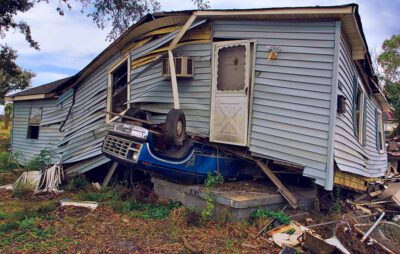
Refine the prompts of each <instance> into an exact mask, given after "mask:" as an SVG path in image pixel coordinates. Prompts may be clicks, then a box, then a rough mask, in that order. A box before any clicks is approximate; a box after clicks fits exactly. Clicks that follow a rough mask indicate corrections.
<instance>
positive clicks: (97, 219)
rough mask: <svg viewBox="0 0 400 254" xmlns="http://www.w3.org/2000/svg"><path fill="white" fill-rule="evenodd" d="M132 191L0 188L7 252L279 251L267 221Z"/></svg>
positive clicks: (346, 238)
mask: <svg viewBox="0 0 400 254" xmlns="http://www.w3.org/2000/svg"><path fill="white" fill-rule="evenodd" d="M0 185H1V183H0ZM76 185H79V183H78V184H76ZM228 187H230V186H225V187H223V188H228ZM251 188H256V189H260V188H262V186H256V187H251ZM142 190H143V189H142ZM132 192H134V193H138V192H139V191H138V190H133V191H132V190H127V189H124V188H119V189H118V188H114V189H113V188H110V189H108V190H106V191H102V192H99V191H96V190H94V189H93V188H92V187H90V186H89V187H88V186H85V187H83V188H82V189H73V190H67V191H65V192H64V193H62V194H59V195H55V194H51V195H50V194H44V195H32V194H31V193H26V192H23V191H18V192H16V191H13V192H11V191H6V190H0V253H271V254H273V253H279V252H280V250H281V249H280V248H279V247H278V246H276V245H275V244H274V243H272V242H270V241H268V239H267V238H268V237H267V236H266V235H265V234H261V235H259V236H257V233H258V232H259V230H260V229H261V228H262V227H263V226H264V225H265V224H266V221H262V220H258V221H256V222H254V221H253V222H231V221H229V218H222V217H221V218H217V219H215V220H207V221H201V218H200V215H199V214H196V213H194V212H193V211H190V210H188V209H185V208H184V207H182V206H180V205H176V204H173V205H171V204H167V203H162V202H161V203H160V202H159V201H157V199H156V197H155V196H154V195H153V194H151V193H150V191H148V190H146V191H145V193H147V194H146V195H143V194H142V199H140V198H139V197H137V196H132V195H131V193H132ZM143 196H145V198H143ZM62 199H71V200H92V201H98V202H99V203H100V206H99V207H98V208H97V209H95V210H94V211H91V210H88V209H85V208H77V207H72V206H69V207H60V206H59V201H60V200H62ZM127 200H135V202H131V201H127ZM142 202H144V203H142ZM344 209H345V208H344V207H342V208H341V209H340V210H337V211H329V210H327V211H323V212H313V211H308V212H309V216H306V217H305V218H303V219H299V220H298V222H300V223H301V224H303V225H310V224H317V223H321V222H326V221H335V220H340V219H342V218H344V216H348V217H354V216H358V214H355V213H354V212H353V211H346V210H344ZM302 212H304V211H302ZM345 213H346V215H344V214H345ZM289 214H290V213H289ZM306 219H307V220H306ZM336 228H337V227H336V226H335V225H334V224H333V225H332V224H330V225H327V226H321V227H316V228H313V229H314V230H315V231H316V232H317V233H318V234H320V235H322V237H323V238H324V239H325V238H329V237H331V236H332V235H333V233H334V231H335V230H336ZM339 231H340V230H339ZM338 237H339V238H340V239H341V240H342V241H343V242H346V243H347V244H349V245H348V246H349V247H351V248H352V253H361V254H364V253H380V252H379V250H376V249H374V248H369V247H368V248H366V247H365V245H355V244H353V243H355V242H358V241H359V239H358V238H359V236H357V235H356V234H353V233H351V234H349V233H348V232H347V231H343V232H339V234H338ZM299 253H301V252H299ZM305 253H307V252H305Z"/></svg>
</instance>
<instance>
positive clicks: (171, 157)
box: [102, 108, 248, 183]
mask: <svg viewBox="0 0 400 254" xmlns="http://www.w3.org/2000/svg"><path fill="white" fill-rule="evenodd" d="M107 131H108V132H107V135H106V137H105V139H104V142H103V146H102V151H103V154H104V155H105V156H107V157H108V158H110V159H111V160H113V161H116V162H118V163H119V164H122V165H125V166H127V167H129V168H136V169H139V170H143V171H145V172H148V173H150V174H152V175H158V176H161V177H164V178H168V179H169V180H172V181H178V182H185V183H201V182H204V180H205V179H206V177H207V175H208V174H209V173H212V174H215V173H217V172H218V173H219V174H221V175H222V176H223V177H224V179H228V180H229V179H231V180H234V179H237V178H238V177H240V174H239V171H241V169H242V168H243V167H246V165H245V164H246V163H248V162H246V161H245V160H243V159H240V158H238V157H235V156H232V155H231V154H228V153H226V152H224V151H223V150H221V149H220V148H219V147H218V146H216V145H213V144H211V143H208V142H207V141H205V140H201V139H199V138H198V139H196V138H194V137H189V136H188V135H187V134H186V119H185V115H184V113H183V111H182V110H179V109H171V110H170V111H169V113H168V115H167V118H166V121H165V123H162V124H152V123H151V122H150V121H149V120H148V115H147V113H146V112H145V111H143V110H141V109H139V108H131V109H128V110H127V111H126V112H125V114H124V115H123V116H122V117H121V118H120V119H119V120H118V121H113V122H110V123H109V124H108V127H107ZM240 173H243V171H241V172H240Z"/></svg>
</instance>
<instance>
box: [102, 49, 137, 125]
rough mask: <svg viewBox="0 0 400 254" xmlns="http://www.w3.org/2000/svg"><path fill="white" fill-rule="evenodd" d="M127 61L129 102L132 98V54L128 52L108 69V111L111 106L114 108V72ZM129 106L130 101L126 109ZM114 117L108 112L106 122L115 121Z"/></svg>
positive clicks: (127, 99)
mask: <svg viewBox="0 0 400 254" xmlns="http://www.w3.org/2000/svg"><path fill="white" fill-rule="evenodd" d="M125 62H126V63H127V79H126V80H127V86H126V89H128V91H127V98H126V101H127V102H128V101H130V99H131V84H130V81H131V56H130V53H129V52H128V53H127V54H126V55H125V56H123V57H121V58H119V59H118V60H116V61H115V62H114V63H113V64H111V66H110V68H109V69H108V74H107V76H108V80H107V111H108V112H111V108H112V94H113V73H114V71H115V70H117V69H118V68H119V67H120V66H121V65H122V64H124V63H125ZM129 108H130V104H129V103H128V105H127V109H126V110H128V109H129ZM126 110H125V111H126ZM125 111H123V112H125ZM121 113H122V112H121ZM114 118H116V117H113V116H112V115H110V114H106V123H109V122H111V121H113V119H114Z"/></svg>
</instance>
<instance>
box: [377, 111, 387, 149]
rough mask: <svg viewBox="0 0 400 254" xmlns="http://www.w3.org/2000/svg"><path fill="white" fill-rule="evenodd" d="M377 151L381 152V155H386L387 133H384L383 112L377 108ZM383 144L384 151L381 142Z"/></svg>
mask: <svg viewBox="0 0 400 254" xmlns="http://www.w3.org/2000/svg"><path fill="white" fill-rule="evenodd" d="M375 116H376V119H375V121H377V122H376V149H377V150H378V151H379V153H380V154H382V153H385V133H384V128H383V116H382V110H380V109H378V108H376V115H375ZM378 129H380V130H381V132H380V133H381V134H380V135H379V131H378ZM378 141H380V142H381V144H382V149H380V147H379V142H378Z"/></svg>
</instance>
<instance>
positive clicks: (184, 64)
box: [162, 56, 194, 78]
mask: <svg viewBox="0 0 400 254" xmlns="http://www.w3.org/2000/svg"><path fill="white" fill-rule="evenodd" d="M174 60H175V72H176V77H177V78H193V74H194V64H193V59H192V58H190V57H187V56H179V57H174ZM162 67H163V68H162V75H163V76H164V77H171V71H170V68H169V60H168V58H164V59H163V62H162Z"/></svg>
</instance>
